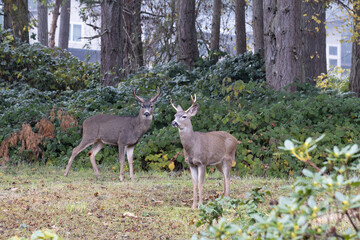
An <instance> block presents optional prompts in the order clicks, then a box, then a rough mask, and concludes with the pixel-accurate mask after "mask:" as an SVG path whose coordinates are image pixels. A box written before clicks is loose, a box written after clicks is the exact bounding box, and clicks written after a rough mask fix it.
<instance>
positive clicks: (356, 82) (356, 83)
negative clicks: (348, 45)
mask: <svg viewBox="0 0 360 240" xmlns="http://www.w3.org/2000/svg"><path fill="white" fill-rule="evenodd" d="M353 10H354V13H355V16H360V5H359V3H357V2H354V3H353ZM359 26H360V20H359V17H354V34H359V32H360V30H359ZM359 44H360V39H359V38H353V43H352V53H351V70H350V79H349V89H350V91H352V92H354V93H355V94H356V96H357V97H359V96H360V45H359Z"/></svg>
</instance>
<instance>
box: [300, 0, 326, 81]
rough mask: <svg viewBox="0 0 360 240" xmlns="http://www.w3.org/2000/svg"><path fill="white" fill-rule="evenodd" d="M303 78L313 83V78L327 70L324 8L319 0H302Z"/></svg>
mask: <svg viewBox="0 0 360 240" xmlns="http://www.w3.org/2000/svg"><path fill="white" fill-rule="evenodd" d="M301 10H302V14H301V15H302V16H303V17H302V21H301V32H302V34H301V36H302V53H303V55H302V56H303V68H302V69H303V79H304V81H306V82H308V83H310V84H313V85H315V83H316V82H315V81H314V79H315V78H316V77H317V76H320V75H321V74H322V73H326V72H327V69H326V68H327V67H326V29H325V21H326V15H325V12H326V8H325V4H324V3H323V2H321V1H319V2H318V1H317V0H310V1H308V2H304V1H302V8H301Z"/></svg>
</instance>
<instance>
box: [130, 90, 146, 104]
mask: <svg viewBox="0 0 360 240" xmlns="http://www.w3.org/2000/svg"><path fill="white" fill-rule="evenodd" d="M135 90H136V88H134V90H133V94H134V96H135V97H136V99H137V100H138V101H139V102H142V103H144V102H145V100H144V99H143V98H142V97H139V96H138V95H136V93H135Z"/></svg>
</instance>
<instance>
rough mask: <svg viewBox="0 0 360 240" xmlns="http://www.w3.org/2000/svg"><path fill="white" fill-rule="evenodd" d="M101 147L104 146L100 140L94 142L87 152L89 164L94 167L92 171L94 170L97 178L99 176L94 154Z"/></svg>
mask: <svg viewBox="0 0 360 240" xmlns="http://www.w3.org/2000/svg"><path fill="white" fill-rule="evenodd" d="M103 147H104V144H103V143H102V142H96V143H95V144H94V146H93V147H92V149H91V150H90V152H89V154H88V155H89V158H90V162H91V165H92V167H93V169H94V172H95V175H96V177H97V178H99V177H100V174H99V169H98V168H97V166H96V161H95V156H96V154H97V153H98V152H99V151H100V150H101V149H102V148H103Z"/></svg>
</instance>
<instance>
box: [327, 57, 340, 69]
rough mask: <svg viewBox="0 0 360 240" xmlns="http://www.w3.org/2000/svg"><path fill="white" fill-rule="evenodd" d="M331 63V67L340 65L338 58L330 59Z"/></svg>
mask: <svg viewBox="0 0 360 240" xmlns="http://www.w3.org/2000/svg"><path fill="white" fill-rule="evenodd" d="M329 65H330V68H333V67H336V66H337V65H338V60H337V59H329Z"/></svg>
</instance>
